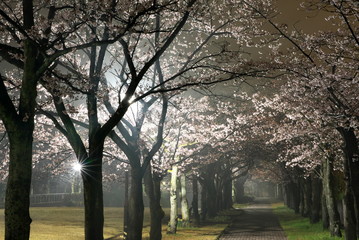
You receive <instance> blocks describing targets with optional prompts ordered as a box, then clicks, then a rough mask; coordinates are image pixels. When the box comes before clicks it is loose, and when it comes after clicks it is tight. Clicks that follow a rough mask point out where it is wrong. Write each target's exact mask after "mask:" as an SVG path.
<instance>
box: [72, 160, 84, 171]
mask: <svg viewBox="0 0 359 240" xmlns="http://www.w3.org/2000/svg"><path fill="white" fill-rule="evenodd" d="M72 168H73V169H74V170H75V171H76V172H80V171H81V170H82V164H81V163H78V162H77V163H74V164H73V166H72Z"/></svg>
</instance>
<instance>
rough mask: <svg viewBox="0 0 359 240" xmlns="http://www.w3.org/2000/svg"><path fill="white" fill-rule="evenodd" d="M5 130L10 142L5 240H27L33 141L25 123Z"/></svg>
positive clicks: (29, 220)
mask: <svg viewBox="0 0 359 240" xmlns="http://www.w3.org/2000/svg"><path fill="white" fill-rule="evenodd" d="M29 126H30V127H29ZM28 127H29V128H28ZM7 131H8V136H9V141H10V162H9V178H8V181H7V188H6V197H5V239H6V240H13V239H16V240H18V239H19V240H25V239H26V240H28V239H29V237H30V224H31V218H30V214H29V206H30V197H29V196H30V188H31V170H32V141H33V140H32V129H31V124H30V125H29V124H25V123H24V124H22V126H21V128H19V129H17V130H15V131H11V130H10V129H7Z"/></svg>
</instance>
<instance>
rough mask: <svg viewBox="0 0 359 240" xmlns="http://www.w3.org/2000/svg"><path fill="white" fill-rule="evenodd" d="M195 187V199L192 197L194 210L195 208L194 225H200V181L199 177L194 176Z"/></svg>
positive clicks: (193, 186)
mask: <svg viewBox="0 0 359 240" xmlns="http://www.w3.org/2000/svg"><path fill="white" fill-rule="evenodd" d="M192 188H193V199H192V210H193V226H195V227H198V226H199V224H200V216H199V211H198V181H197V177H196V176H193V178H192Z"/></svg>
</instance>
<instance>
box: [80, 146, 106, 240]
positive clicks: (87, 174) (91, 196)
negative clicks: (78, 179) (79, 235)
mask: <svg viewBox="0 0 359 240" xmlns="http://www.w3.org/2000/svg"><path fill="white" fill-rule="evenodd" d="M92 147H93V148H92ZM102 151H103V145H102V144H101V143H100V144H93V146H91V147H90V156H89V158H88V159H86V161H85V162H84V163H83V168H82V170H81V175H82V180H83V186H84V205H85V239H86V240H101V239H103V224H104V213H103V189H102Z"/></svg>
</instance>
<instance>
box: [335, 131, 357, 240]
mask: <svg viewBox="0 0 359 240" xmlns="http://www.w3.org/2000/svg"><path fill="white" fill-rule="evenodd" d="M338 131H339V132H340V134H341V135H342V137H343V140H344V148H343V150H344V178H345V196H344V202H345V209H346V214H345V216H346V220H347V221H346V224H347V226H346V228H345V230H346V235H345V237H346V239H347V240H351V239H356V238H357V235H358V234H357V232H358V231H359V227H358V225H359V210H358V207H359V186H358V181H359V150H358V141H357V138H356V136H355V133H354V129H352V128H343V127H340V128H338Z"/></svg>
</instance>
